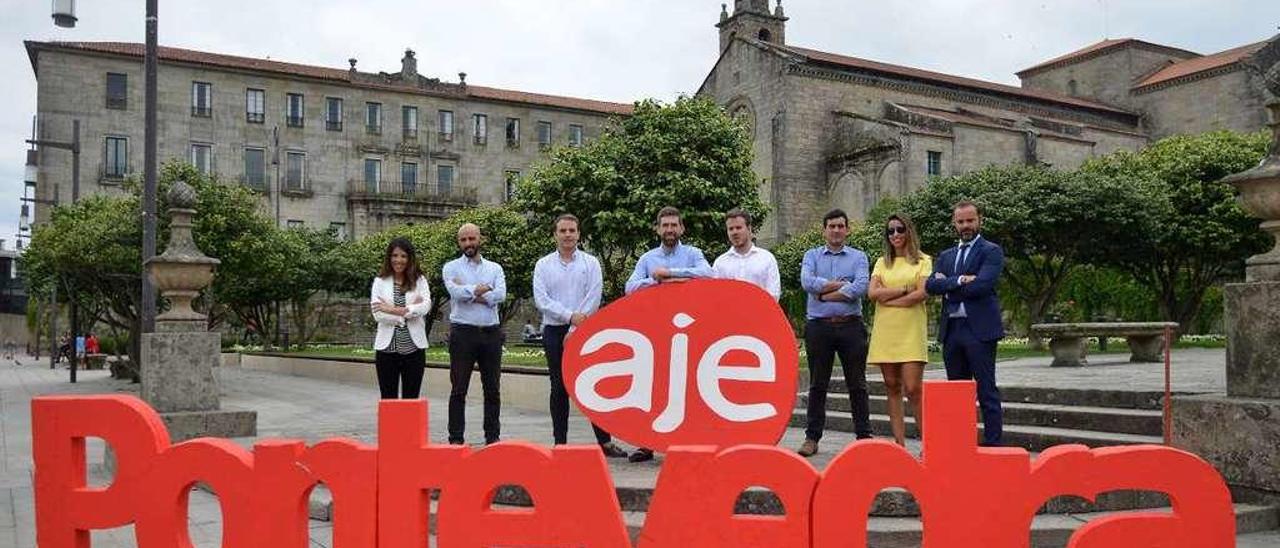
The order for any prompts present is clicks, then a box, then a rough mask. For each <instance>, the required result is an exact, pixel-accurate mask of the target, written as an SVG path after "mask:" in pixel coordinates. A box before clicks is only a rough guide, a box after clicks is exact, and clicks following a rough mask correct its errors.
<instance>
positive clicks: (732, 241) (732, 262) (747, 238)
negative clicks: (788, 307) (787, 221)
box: [711, 209, 782, 301]
mask: <svg viewBox="0 0 1280 548" xmlns="http://www.w3.org/2000/svg"><path fill="white" fill-rule="evenodd" d="M724 226H725V230H726V231H727V232H728V233H729V245H730V246H731V247H730V248H729V250H728V251H726V252H724V254H722V255H720V256H719V257H717V258H716V262H715V264H713V265H712V266H711V269H712V270H714V271H715V273H716V277H717V278H723V279H727V280H741V281H744V282H749V283H753V284H755V285H757V286H759V287H760V289H763V290H765V292H766V293H768V294H769V295H771V296H773V300H775V301H776V300H778V298H779V297H781V296H782V277H781V276H779V274H778V260H777V259H775V258H774V256H773V253H770V252H769V250H768V249H765V248H763V247H759V246H757V245H755V242H754V241H753V240H754V239H755V234H753V233H752V232H751V214H750V213H747V212H746V211H743V210H741V209H733V210H730V211H729V212H728V213H726V214H725V220H724Z"/></svg>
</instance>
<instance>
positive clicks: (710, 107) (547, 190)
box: [514, 97, 767, 300]
mask: <svg viewBox="0 0 1280 548" xmlns="http://www.w3.org/2000/svg"><path fill="white" fill-rule="evenodd" d="M668 205H671V206H675V207H678V208H679V209H680V210H681V212H682V214H683V219H684V224H685V236H684V240H685V241H686V242H689V243H691V244H693V245H697V246H699V247H701V248H703V249H704V250H705V251H706V252H707V253H708V255H713V256H714V251H716V250H720V249H724V248H725V246H726V244H725V243H724V241H725V234H724V213H725V212H726V211H728V210H729V209H732V208H735V207H740V208H742V209H745V210H747V211H749V212H750V213H751V214H752V217H753V218H754V220H755V222H756V223H760V222H762V221H763V220H764V216H765V213H766V211H767V206H766V205H765V204H764V202H763V201H762V200H761V199H760V196H759V189H758V185H757V181H756V178H755V175H754V174H753V173H752V171H751V140H750V137H749V135H748V133H747V131H746V128H745V127H744V126H743V125H742V124H741V123H739V122H738V121H737V120H735V119H733V118H731V117H729V116H728V115H726V114H725V113H724V111H723V110H721V108H720V107H719V106H717V105H716V104H715V103H714V102H712V101H710V100H708V99H706V98H688V97H682V98H680V99H678V100H676V101H675V102H674V103H672V104H662V103H660V102H657V101H654V100H646V101H642V102H639V103H637V104H636V108H635V112H634V114H633V115H632V116H630V117H627V118H623V119H618V120H614V121H613V122H612V123H611V124H610V125H609V126H607V127H606V128H605V130H604V132H603V133H602V135H601V136H600V138H599V139H597V140H595V141H593V142H591V143H589V144H588V145H587V146H585V147H581V148H569V147H565V148H559V149H556V150H555V151H554V152H553V153H552V155H551V158H550V160H549V161H548V162H547V163H546V164H544V165H541V166H538V167H537V168H536V169H535V170H534V171H533V172H532V173H531V174H530V175H529V176H528V177H527V178H525V179H524V180H523V181H521V182H520V183H519V184H518V189H517V192H516V200H515V203H514V207H515V208H516V209H517V210H521V211H529V212H531V216H532V218H533V219H534V222H535V225H536V226H538V227H549V226H550V225H551V221H552V219H554V218H555V216H557V215H559V214H561V213H565V212H569V213H573V214H575V215H577V216H578V217H579V218H580V219H581V221H582V222H581V226H580V228H581V230H582V235H583V239H582V243H583V245H584V246H585V247H586V248H587V249H589V250H590V251H591V252H592V253H594V254H596V255H598V256H599V257H600V259H601V267H602V269H603V270H604V277H605V298H606V300H608V299H612V298H616V297H617V296H619V295H620V294H621V293H622V289H623V285H624V283H625V281H626V278H627V277H628V276H629V275H630V273H631V267H632V265H633V264H634V262H635V261H636V259H638V258H639V257H640V255H641V254H643V253H644V252H645V250H647V249H648V248H650V247H652V246H654V245H657V236H656V235H655V233H654V228H653V227H654V221H655V219H654V217H655V215H657V213H658V210H659V209H661V208H662V207H663V206H668Z"/></svg>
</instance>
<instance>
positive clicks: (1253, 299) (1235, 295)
mask: <svg viewBox="0 0 1280 548" xmlns="http://www.w3.org/2000/svg"><path fill="white" fill-rule="evenodd" d="M1223 298H1224V301H1225V304H1226V316H1225V321H1226V327H1227V394H1228V395H1230V396H1235V397H1241V398H1277V399H1280V282H1254V283H1243V284H1227V286H1226V288H1225V290H1224V291H1223ZM1273 417H1274V418H1275V420H1280V415H1273ZM1277 447H1280V443H1278V444H1277ZM1276 474H1277V475H1280V468H1277V469H1276Z"/></svg>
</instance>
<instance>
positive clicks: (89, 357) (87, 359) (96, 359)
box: [84, 353, 107, 369]
mask: <svg viewBox="0 0 1280 548" xmlns="http://www.w3.org/2000/svg"><path fill="white" fill-rule="evenodd" d="M106 365H107V355H106V354H101V353H95V354H85V355H84V368H85V369H102V368H103V367H106Z"/></svg>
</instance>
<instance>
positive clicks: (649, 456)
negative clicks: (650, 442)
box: [627, 447, 653, 462]
mask: <svg viewBox="0 0 1280 548" xmlns="http://www.w3.org/2000/svg"><path fill="white" fill-rule="evenodd" d="M627 460H628V461H630V462H645V461H650V460H653V449H645V448H643V447H641V448H639V449H636V450H635V452H634V453H631V456H629V457H627Z"/></svg>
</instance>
